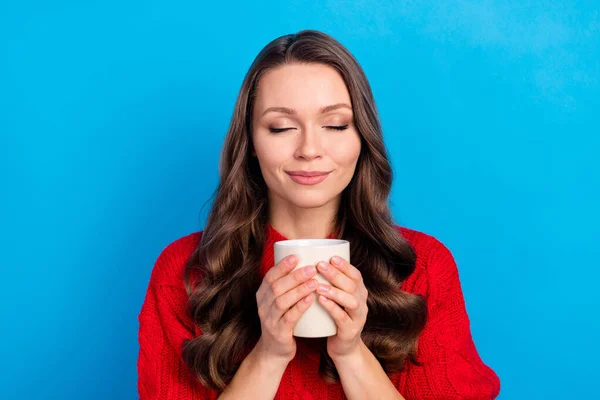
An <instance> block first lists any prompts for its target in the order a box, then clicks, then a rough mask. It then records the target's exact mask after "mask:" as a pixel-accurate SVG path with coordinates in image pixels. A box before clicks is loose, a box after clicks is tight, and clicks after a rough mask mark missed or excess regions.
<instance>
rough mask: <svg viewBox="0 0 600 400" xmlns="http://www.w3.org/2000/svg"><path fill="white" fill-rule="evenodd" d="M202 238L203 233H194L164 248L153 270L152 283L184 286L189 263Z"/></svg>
mask: <svg viewBox="0 0 600 400" xmlns="http://www.w3.org/2000/svg"><path fill="white" fill-rule="evenodd" d="M201 238H202V232H194V233H191V234H189V235H186V236H183V237H181V238H179V239H177V240H175V241H173V242H171V243H169V244H168V245H167V246H166V247H165V248H163V249H162V251H161V252H160V254H159V256H158V258H157V259H156V262H155V264H154V268H153V269H152V275H151V277H150V282H151V283H152V284H154V285H177V286H179V285H182V284H183V274H184V271H185V267H186V265H187V262H188V260H189V259H190V257H191V256H192V254H193V253H194V251H195V250H196V248H197V247H198V244H199V243H200V239H201Z"/></svg>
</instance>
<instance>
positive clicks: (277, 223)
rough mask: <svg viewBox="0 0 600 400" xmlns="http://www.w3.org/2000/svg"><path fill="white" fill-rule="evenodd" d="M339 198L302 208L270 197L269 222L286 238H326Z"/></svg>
mask: <svg viewBox="0 0 600 400" xmlns="http://www.w3.org/2000/svg"><path fill="white" fill-rule="evenodd" d="M338 207H339V199H335V200H333V201H330V202H329V203H327V204H325V205H323V206H321V207H316V208H301V207H297V206H295V205H293V204H290V203H288V202H284V201H282V199H274V198H270V199H269V224H270V225H271V226H272V227H273V228H274V229H275V230H276V231H278V232H279V233H281V234H282V235H283V236H285V237H286V238H288V239H290V240H292V239H324V238H326V237H328V236H329V234H331V232H332V231H333V228H334V225H335V217H336V214H337V210H338Z"/></svg>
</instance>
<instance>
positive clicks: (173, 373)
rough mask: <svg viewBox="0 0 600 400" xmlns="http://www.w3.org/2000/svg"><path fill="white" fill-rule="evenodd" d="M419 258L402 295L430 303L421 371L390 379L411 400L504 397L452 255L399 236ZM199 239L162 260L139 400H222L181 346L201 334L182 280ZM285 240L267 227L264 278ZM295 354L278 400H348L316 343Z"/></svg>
mask: <svg viewBox="0 0 600 400" xmlns="http://www.w3.org/2000/svg"><path fill="white" fill-rule="evenodd" d="M398 229H399V231H400V233H401V234H402V236H403V237H404V238H405V239H406V240H407V241H408V242H409V243H410V244H411V245H412V246H413V248H414V249H415V251H416V254H417V260H416V268H415V271H414V273H413V274H412V275H411V276H410V277H409V278H408V279H406V280H405V281H404V282H403V283H402V285H401V289H402V290H404V291H406V292H410V293H415V294H422V295H423V296H425V298H426V299H427V307H428V312H429V315H428V320H427V323H426V326H425V330H424V331H423V332H422V334H421V336H420V337H419V345H418V352H417V358H418V360H419V361H420V362H421V363H422V366H415V365H412V364H407V367H406V368H405V369H404V370H403V371H401V372H396V373H392V374H390V375H389V376H390V379H391V381H392V383H393V384H394V385H395V386H396V388H398V391H399V392H400V394H402V395H403V396H404V397H405V398H406V399H407V400H413V399H414V400H417V399H418V400H421V399H423V400H452V399H461V400H479V399H481V400H483V399H486V400H487V399H493V398H495V397H496V396H497V395H498V393H499V391H500V381H499V379H498V377H497V376H496V374H495V373H494V371H493V370H492V369H490V368H489V367H488V366H486V365H485V364H484V363H483V362H482V360H481V358H480V357H479V355H478V353H477V350H476V348H475V345H474V343H473V339H472V337H471V331H470V327H469V318H468V316H467V313H466V309H465V302H464V298H463V293H462V290H461V286H460V281H459V276H458V270H457V267H456V263H455V262H454V258H453V257H452V254H451V253H450V251H449V250H448V249H447V248H446V247H445V246H444V245H443V244H442V243H440V242H439V241H438V240H436V239H435V238H433V237H432V236H429V235H426V234H424V233H420V232H417V231H414V230H410V229H406V228H398ZM200 237H201V233H194V234H192V235H189V236H186V237H183V238H181V239H179V240H177V241H175V242H173V243H171V244H170V245H169V246H167V247H166V248H165V249H164V250H163V252H162V253H161V254H160V256H159V257H158V260H157V261H156V264H155V266H154V269H153V271H152V275H151V278H150V284H149V286H148V291H147V293H146V298H145V301H144V304H143V306H142V309H141V312H140V315H139V322H140V329H139V343H140V352H139V358H138V391H139V396H140V399H141V400H192V399H194V400H196V399H198V400H199V399H211V400H212V399H216V398H217V397H218V394H217V393H215V392H213V391H211V390H208V389H206V388H204V387H202V386H201V385H200V384H199V383H198V382H197V381H195V380H194V378H193V375H192V374H190V372H189V371H188V369H187V367H186V366H185V364H184V363H183V361H182V358H181V349H182V344H183V341H184V340H186V339H191V338H193V337H195V336H196V335H200V334H202V333H201V332H200V331H199V330H198V328H197V327H196V326H194V323H193V322H192V321H191V319H190V318H189V317H188V316H187V315H186V313H185V306H186V301H187V298H188V296H187V294H186V291H185V288H184V285H183V272H184V269H185V265H186V262H187V260H188V258H189V257H190V256H191V254H192V253H193V251H194V249H195V248H196V246H197V244H198V242H199V240H200ZM278 240H285V238H284V237H283V236H282V235H281V234H280V233H278V232H277V231H275V230H274V229H273V228H271V227H268V239H267V242H266V243H265V249H264V256H263V262H262V268H261V274H263V275H264V273H265V272H266V271H267V270H268V269H269V268H270V267H271V266H272V265H273V244H274V243H275V242H276V241H278ZM297 344H298V350H297V354H296V357H295V358H294V360H292V361H291V362H290V363H289V364H288V367H287V369H286V371H285V373H284V375H283V378H282V379H281V382H280V385H279V389H278V391H277V394H276V396H275V399H276V400H287V399H292V400H321V399H323V400H325V399H327V400H340V399H346V397H345V395H344V392H343V390H342V386H341V384H340V383H339V382H338V383H336V384H329V383H326V382H324V381H323V380H322V379H321V378H320V377H319V375H318V366H319V354H318V351H317V349H316V340H315V339H297Z"/></svg>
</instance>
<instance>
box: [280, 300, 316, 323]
mask: <svg viewBox="0 0 600 400" xmlns="http://www.w3.org/2000/svg"><path fill="white" fill-rule="evenodd" d="M314 298H315V296H314V295H313V294H312V293H310V294H308V295H307V296H304V297H303V298H302V299H300V301H298V302H297V303H296V304H295V305H294V306H293V307H292V308H290V309H289V310H288V311H287V312H286V313H285V314H283V316H282V317H281V321H282V322H283V323H284V324H285V325H286V326H287V327H288V328H290V329H291V328H293V327H294V326H296V324H297V323H298V320H299V319H300V317H301V316H302V314H304V312H305V311H306V310H308V307H310V305H311V304H312V303H313V300H314Z"/></svg>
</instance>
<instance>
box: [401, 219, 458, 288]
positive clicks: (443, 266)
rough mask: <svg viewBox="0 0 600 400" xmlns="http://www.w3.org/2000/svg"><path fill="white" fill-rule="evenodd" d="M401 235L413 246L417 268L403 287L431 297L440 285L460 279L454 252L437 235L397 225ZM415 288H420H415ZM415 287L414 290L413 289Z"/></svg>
mask: <svg viewBox="0 0 600 400" xmlns="http://www.w3.org/2000/svg"><path fill="white" fill-rule="evenodd" d="M397 229H398V232H399V233H400V235H401V236H402V237H403V238H404V239H405V240H406V242H407V243H408V244H409V245H410V246H411V247H412V248H413V250H414V252H415V256H416V260H415V270H414V272H413V274H412V275H411V276H409V277H408V278H407V279H406V281H405V282H404V283H403V288H404V289H405V290H408V291H410V292H416V293H420V294H423V295H425V296H426V297H429V296H431V295H433V294H434V293H433V292H437V291H439V288H440V285H441V286H444V285H445V283H446V282H452V281H453V280H457V279H458V269H457V266H456V262H455V260H454V256H453V255H452V252H451V251H450V249H449V248H448V247H446V245H445V244H444V243H442V242H441V241H440V240H438V239H437V238H436V237H434V236H432V235H429V234H427V233H424V232H419V231H416V230H414V229H409V228H406V227H401V226H398V227H397ZM415 288H417V289H419V290H414V289H415ZM411 289H413V290H411Z"/></svg>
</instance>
